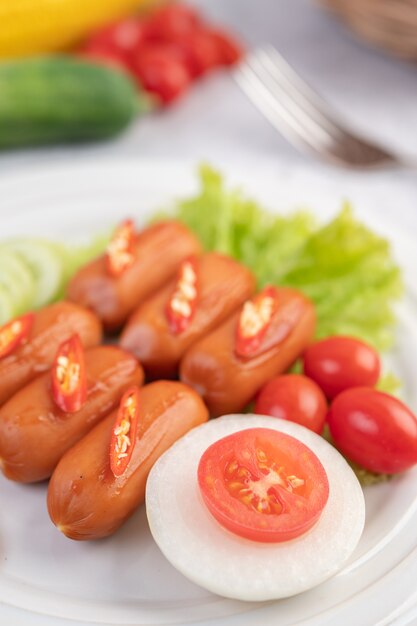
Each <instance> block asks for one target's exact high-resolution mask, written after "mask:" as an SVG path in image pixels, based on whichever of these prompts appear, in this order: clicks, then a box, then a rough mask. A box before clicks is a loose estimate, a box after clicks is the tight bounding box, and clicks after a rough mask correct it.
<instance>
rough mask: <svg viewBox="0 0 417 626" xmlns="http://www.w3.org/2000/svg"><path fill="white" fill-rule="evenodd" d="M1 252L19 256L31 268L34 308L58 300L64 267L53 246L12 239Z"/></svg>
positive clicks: (43, 242) (30, 240)
mask: <svg viewBox="0 0 417 626" xmlns="http://www.w3.org/2000/svg"><path fill="white" fill-rule="evenodd" d="M1 250H5V251H7V250H9V251H11V252H13V253H15V254H17V255H18V256H19V257H20V258H21V259H22V260H23V261H24V262H25V263H26V265H27V266H28V267H29V269H30V271H31V274H32V276H33V280H34V282H35V294H34V298H33V307H34V308H39V307H41V306H44V305H45V304H47V303H48V302H50V301H51V300H54V299H55V298H56V296H57V295H58V293H59V292H60V291H61V289H62V287H63V282H64V266H63V261H62V256H61V255H60V254H59V252H58V250H57V248H56V247H55V246H54V245H53V244H51V243H49V242H47V241H43V240H41V239H12V240H10V241H7V243H5V244H3V246H2V247H1V248H0V252H1Z"/></svg>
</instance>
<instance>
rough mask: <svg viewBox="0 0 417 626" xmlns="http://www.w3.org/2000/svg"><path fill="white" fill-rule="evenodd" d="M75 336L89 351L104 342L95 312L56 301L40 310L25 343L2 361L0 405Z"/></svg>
mask: <svg viewBox="0 0 417 626" xmlns="http://www.w3.org/2000/svg"><path fill="white" fill-rule="evenodd" d="M74 333H78V335H79V337H80V339H81V342H82V343H83V345H84V347H86V348H90V347H92V346H96V345H98V344H99V343H100V341H101V324H100V322H99V320H98V318H97V317H96V316H95V315H94V314H93V313H91V312H90V311H87V310H85V309H83V308H82V307H80V306H78V305H76V304H73V303H71V302H65V301H64V302H57V303H56V304H52V305H50V306H47V307H45V308H43V309H41V310H39V311H37V312H36V313H35V314H34V318H33V324H32V327H31V329H30V332H29V335H28V337H27V339H26V340H25V342H24V343H22V344H21V345H20V346H18V347H17V348H16V349H15V350H13V352H12V353H11V354H9V355H8V356H5V357H3V358H0V406H1V405H2V404H3V403H4V402H6V400H8V399H9V398H11V396H12V395H13V394H15V393H16V391H18V390H19V389H20V388H21V387H23V386H24V385H26V384H27V383H28V382H29V381H31V380H32V379H33V378H35V376H38V375H39V374H41V373H42V372H44V371H45V370H47V369H48V368H49V367H50V366H51V364H52V361H53V359H54V357H55V353H56V350H57V348H58V346H59V345H60V344H61V342H62V341H64V340H65V339H67V338H68V337H69V336H70V335H72V334H74Z"/></svg>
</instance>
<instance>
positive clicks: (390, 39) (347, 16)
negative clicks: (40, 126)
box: [321, 0, 417, 60]
mask: <svg viewBox="0 0 417 626" xmlns="http://www.w3.org/2000/svg"><path fill="white" fill-rule="evenodd" d="M321 3H322V4H324V5H326V6H327V7H329V8H330V9H332V10H333V11H334V12H336V13H337V14H338V15H340V16H341V17H342V18H343V19H344V20H345V21H346V22H347V23H348V24H349V25H350V26H351V27H352V28H353V30H355V31H356V32H357V33H358V34H359V35H361V36H362V37H364V38H365V39H367V40H368V41H370V42H372V43H373V44H376V45H378V46H380V47H382V48H385V49H386V50H389V51H390V52H393V53H394V54H396V55H398V56H401V57H403V58H407V59H413V60H417V0H321Z"/></svg>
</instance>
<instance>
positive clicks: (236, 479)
mask: <svg viewBox="0 0 417 626" xmlns="http://www.w3.org/2000/svg"><path fill="white" fill-rule="evenodd" d="M198 484H199V487H200V491H201V494H202V497H203V500H204V502H205V504H206V506H207V508H208V509H209V511H210V513H211V514H212V515H213V516H214V517H215V519H216V520H217V521H218V522H219V523H220V524H221V525H222V526H224V527H225V528H227V529H228V530H230V531H231V532H232V533H235V534H236V535H240V536H241V537H245V538H246V539H252V540H253V541H262V542H278V541H287V540H288V539H293V538H294V537H298V536H299V535H302V534H303V533H305V532H306V531H307V530H309V529H310V528H311V527H312V526H313V525H314V524H315V523H316V522H317V521H318V519H319V517H320V515H321V513H322V511H323V509H324V507H325V505H326V502H327V499H328V496H329V483H328V480H327V475H326V472H325V469H324V467H323V466H322V464H321V463H320V461H319V459H318V458H317V457H316V455H315V454H314V453H313V452H312V451H311V450H310V449H309V448H308V447H307V446H305V445H304V444H303V443H301V442H300V441H298V440H297V439H295V438H294V437H290V436H289V435H286V434H283V433H280V432H277V431H276V430H272V429H270V428H250V429H247V430H242V431H240V432H237V433H234V434H233V435H229V436H228V437H224V438H223V439H220V440H219V441H216V442H215V443H214V444H212V445H211V446H210V447H209V448H207V450H206V451H205V452H204V454H203V456H202V457H201V460H200V463H199V466H198Z"/></svg>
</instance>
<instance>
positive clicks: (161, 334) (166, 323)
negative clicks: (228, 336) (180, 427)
mask: <svg viewBox="0 0 417 626" xmlns="http://www.w3.org/2000/svg"><path fill="white" fill-rule="evenodd" d="M186 263H187V262H186ZM183 265H184V264H183ZM194 268H195V273H196V277H197V279H196V300H195V310H194V314H193V317H192V318H190V320H189V323H188V325H187V326H186V328H184V329H180V331H179V332H178V331H176V330H175V329H173V328H172V324H171V323H170V316H169V313H167V310H168V308H169V307H170V306H171V304H170V303H172V300H173V296H175V294H176V293H177V291H178V285H179V282H180V281H179V277H178V276H177V277H176V278H174V279H173V280H172V281H171V282H170V283H169V284H168V285H166V286H165V287H163V288H162V289H161V290H160V291H159V292H157V293H156V294H155V295H154V296H152V297H151V298H150V299H149V300H147V301H146V302H145V303H144V304H143V305H142V306H141V307H139V309H138V310H137V311H136V312H135V313H134V314H133V315H132V317H131V318H130V320H129V322H128V324H127V326H126V327H125V329H124V331H123V333H122V336H121V340H120V344H121V346H122V347H123V348H125V349H127V350H130V351H131V352H133V353H134V354H135V355H136V356H137V357H138V359H139V360H140V361H141V363H142V365H143V366H144V368H145V371H146V373H147V374H148V375H149V376H150V377H152V378H162V377H166V378H169V377H172V376H174V375H175V374H176V372H177V369H178V364H179V361H180V359H181V357H182V356H183V354H184V353H185V351H186V350H187V349H188V348H189V347H190V346H191V345H192V344H193V343H195V342H196V341H197V340H198V339H199V338H201V337H202V336H203V335H204V334H206V333H208V332H210V331H211V330H212V329H213V328H215V327H216V326H217V325H218V324H220V323H221V322H222V321H223V320H225V319H226V318H227V317H228V316H229V315H230V314H231V313H233V311H235V310H236V309H237V308H238V307H239V306H240V305H241V304H242V303H243V302H244V301H245V300H246V298H248V297H249V296H250V295H251V294H252V293H253V290H254V288H255V280H254V277H253V275H252V274H251V272H250V271H249V270H248V269H246V268H245V267H244V266H243V265H241V264H240V263H238V262H237V261H235V260H233V259H232V258H230V257H227V256H224V255H222V254H217V253H207V254H203V255H201V256H200V257H197V258H196V259H194ZM181 271H182V270H181V268H180V275H181ZM179 305H180V307H179V308H180V309H181V305H182V303H181V302H179ZM174 306H175V305H174ZM188 312H190V310H188ZM171 321H172V320H171Z"/></svg>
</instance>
